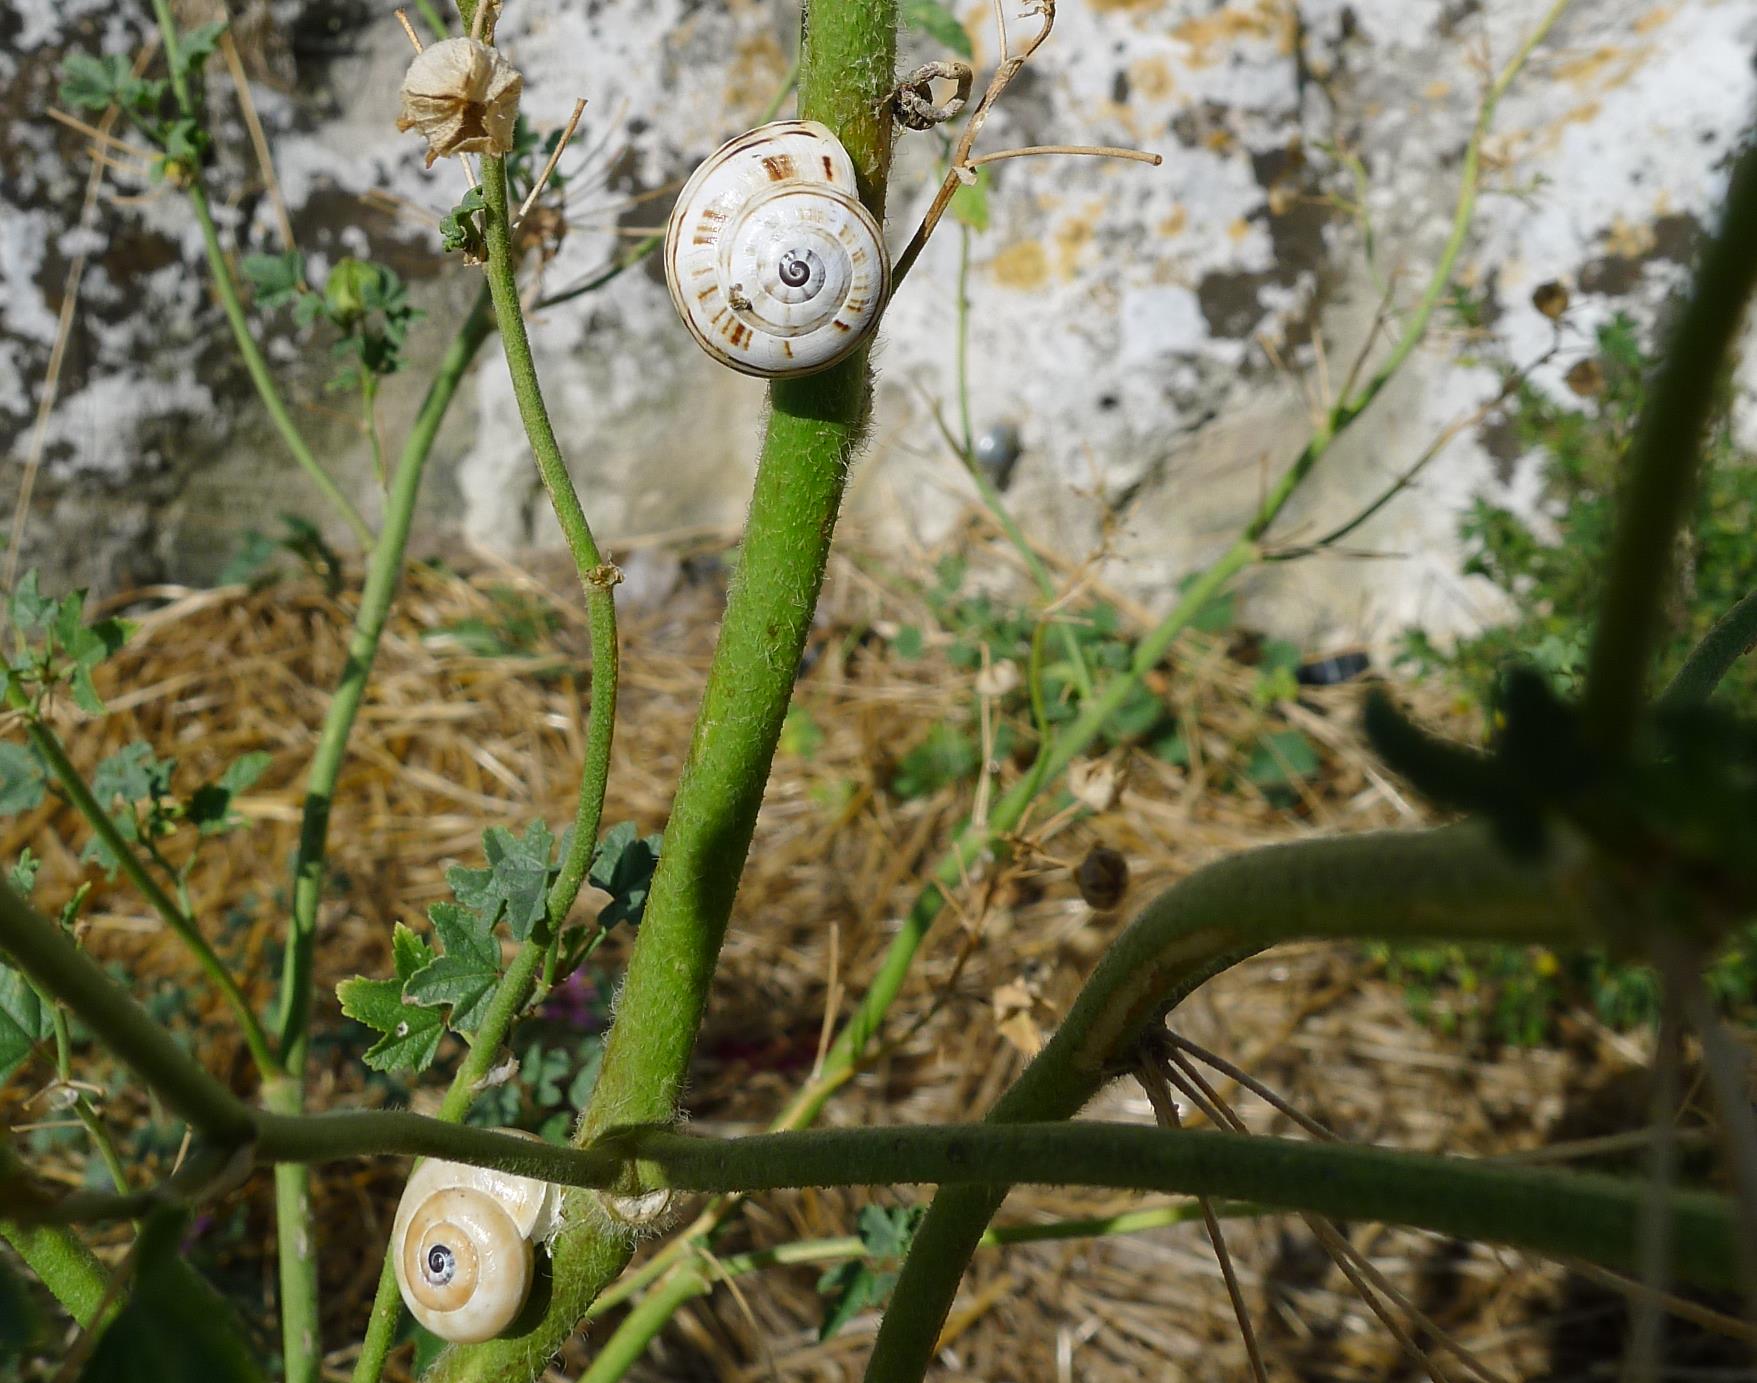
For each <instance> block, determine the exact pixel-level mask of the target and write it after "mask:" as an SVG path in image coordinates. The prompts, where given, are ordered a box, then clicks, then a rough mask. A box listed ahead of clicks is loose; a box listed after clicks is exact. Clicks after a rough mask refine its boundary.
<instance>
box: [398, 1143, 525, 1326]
mask: <svg viewBox="0 0 1757 1383" xmlns="http://www.w3.org/2000/svg"><path fill="white" fill-rule="evenodd" d="M501 1132H502V1133H519V1134H520V1136H522V1137H532V1136H533V1135H530V1134H523V1133H521V1131H520V1130H518V1129H502V1130H501ZM557 1207H558V1197H557V1195H556V1188H555V1187H554V1186H552V1185H551V1184H550V1183H548V1182H544V1181H538V1180H536V1179H535V1178H532V1177H521V1176H514V1175H513V1174H512V1173H511V1172H496V1171H492V1170H490V1169H488V1168H486V1167H470V1166H466V1165H465V1164H463V1163H461V1162H441V1161H437V1160H432V1159H430V1160H428V1161H426V1162H423V1163H422V1164H421V1165H420V1166H419V1167H417V1168H416V1169H415V1171H414V1173H413V1174H412V1175H411V1176H410V1177H409V1181H408V1185H406V1186H405V1187H404V1188H403V1198H402V1200H401V1201H400V1202H399V1203H398V1204H397V1216H396V1222H395V1224H394V1225H393V1226H392V1229H391V1241H390V1242H391V1264H392V1266H393V1267H394V1269H395V1271H396V1277H397V1288H398V1289H399V1290H400V1291H401V1292H402V1294H403V1303H404V1304H405V1305H406V1306H407V1307H408V1308H409V1314H410V1315H412V1316H414V1318H415V1319H416V1320H418V1321H419V1322H420V1323H421V1324H422V1325H424V1326H426V1327H427V1329H429V1330H431V1331H432V1332H433V1333H434V1334H435V1335H437V1336H439V1337H440V1338H441V1339H442V1340H452V1341H455V1342H457V1343H459V1344H475V1343H477V1342H479V1341H481V1340H488V1339H492V1338H493V1337H494V1336H496V1335H498V1334H499V1333H500V1332H501V1331H503V1330H505V1329H506V1327H507V1326H509V1325H511V1324H512V1322H513V1321H514V1320H516V1319H517V1317H518V1314H519V1312H520V1311H521V1310H523V1309H524V1305H525V1298H526V1296H528V1295H529V1294H530V1290H531V1273H532V1266H533V1264H532V1253H533V1250H532V1246H533V1244H535V1243H537V1242H540V1241H542V1240H544V1239H546V1238H547V1237H548V1236H549V1235H550V1234H551V1233H552V1232H553V1231H554V1230H555V1228H556V1213H557Z"/></svg>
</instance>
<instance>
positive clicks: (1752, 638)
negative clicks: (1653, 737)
mask: <svg viewBox="0 0 1757 1383" xmlns="http://www.w3.org/2000/svg"><path fill="white" fill-rule="evenodd" d="M1753 648H1757V591H1752V592H1751V593H1750V594H1749V595H1747V596H1746V597H1745V598H1744V599H1743V600H1741V601H1739V603H1738V604H1736V605H1734V606H1733V608H1732V609H1730V610H1728V611H1727V612H1726V613H1725V614H1724V615H1722V616H1721V617H1720V618H1719V619H1718V620H1716V621H1715V623H1714V628H1712V629H1710V630H1709V631H1708V632H1707V633H1706V634H1704V635H1703V636H1702V640H1701V642H1700V643H1698V644H1697V645H1696V647H1694V648H1692V649H1691V650H1690V653H1689V656H1688V657H1686V658H1685V659H1684V663H1683V666H1682V667H1680V668H1679V669H1678V670H1677V672H1676V674H1675V675H1674V676H1673V677H1672V680H1671V683H1670V684H1669V685H1668V686H1667V687H1666V689H1665V691H1664V693H1662V694H1661V696H1660V698H1659V706H1660V709H1662V710H1664V709H1667V708H1671V707H1678V706H1694V705H1700V704H1701V703H1702V702H1704V701H1706V700H1708V698H1709V697H1711V696H1713V695H1714V689H1715V688H1716V687H1718V686H1719V685H1720V684H1721V680H1722V679H1723V678H1724V677H1725V676H1726V675H1727V673H1729V672H1731V671H1732V670H1733V664H1734V663H1736V662H1738V661H1739V659H1740V658H1743V657H1744V656H1745V655H1746V654H1747V653H1749V652H1750V651H1751V650H1752V649H1753Z"/></svg>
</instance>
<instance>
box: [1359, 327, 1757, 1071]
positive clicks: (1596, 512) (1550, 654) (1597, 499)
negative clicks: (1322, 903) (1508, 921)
mask: <svg viewBox="0 0 1757 1383" xmlns="http://www.w3.org/2000/svg"><path fill="white" fill-rule="evenodd" d="M1653 367H1654V361H1653V360H1652V358H1651V357H1650V356H1649V355H1648V354H1647V353H1646V350H1645V347H1644V344H1643V341H1642V337H1641V334H1640V332H1639V331H1638V330H1637V328H1636V325H1635V324H1634V322H1632V321H1631V320H1630V319H1629V318H1628V317H1626V316H1623V315H1618V316H1617V317H1615V318H1614V319H1612V320H1611V321H1610V322H1608V323H1606V324H1605V325H1604V326H1603V327H1601V328H1600V329H1599V330H1598V332H1597V334H1596V352H1595V354H1594V356H1592V357H1589V358H1588V359H1587V360H1586V361H1583V362H1581V364H1579V365H1577V366H1576V367H1575V369H1574V370H1573V371H1571V372H1570V375H1569V378H1570V381H1571V382H1572V384H1573V387H1574V388H1575V391H1576V393H1577V394H1578V395H1580V397H1581V402H1580V403H1579V404H1569V403H1566V402H1559V401H1557V400H1556V399H1555V398H1554V397H1552V396H1551V395H1550V394H1548V393H1546V392H1544V391H1542V390H1540V389H1539V388H1538V387H1537V386H1535V385H1533V384H1532V383H1531V382H1530V381H1529V380H1527V381H1525V382H1523V383H1522V384H1521V385H1520V386H1519V387H1518V389H1517V390H1516V391H1515V392H1514V394H1513V395H1512V397H1511V402H1510V406H1509V411H1508V416H1507V422H1508V424H1509V426H1510V427H1511V428H1512V429H1513V432H1514V435H1515V436H1516V438H1517V439H1518V441H1519V442H1520V443H1521V444H1522V445H1523V446H1524V447H1525V448H1527V449H1528V450H1529V451H1534V452H1536V453H1537V455H1538V457H1539V461H1538V464H1539V465H1540V466H1541V467H1542V471H1541V481H1542V502H1541V510H1542V512H1541V516H1539V517H1536V518H1527V517H1525V516H1524V515H1522V514H1520V513H1517V512H1515V511H1514V510H1513V509H1511V508H1509V507H1507V506H1505V505H1499V504H1494V503H1491V502H1489V501H1487V500H1483V499H1478V500H1477V501H1476V502H1475V503H1473V504H1472V506H1471V507H1470V509H1469V511H1468V512H1467V513H1466V514H1465V516H1464V519H1463V521H1462V523H1461V525H1460V534H1461V536H1462V538H1463V540H1464V545H1465V550H1466V559H1465V564H1464V571H1465V573H1466V574H1467V575H1473V576H1480V577H1482V578H1484V579H1486V580H1487V581H1489V582H1490V583H1491V584H1492V585H1493V586H1494V587H1495V588H1496V589H1497V590H1498V591H1500V592H1502V593H1503V594H1504V595H1505V596H1506V597H1507V598H1508V600H1509V603H1510V604H1511V605H1512V606H1513V608H1514V609H1515V610H1516V611H1517V613H1516V614H1515V616H1514V617H1513V618H1512V619H1510V620H1509V621H1507V622H1506V623H1504V624H1500V625H1497V626H1495V627H1493V628H1490V629H1486V630H1484V631H1482V632H1481V633H1479V634H1476V635H1474V636H1472V637H1469V638H1465V639H1461V640H1459V641H1458V642H1457V643H1456V644H1454V645H1453V646H1451V647H1450V648H1447V647H1444V646H1442V645H1441V644H1439V643H1438V642H1437V641H1435V640H1433V639H1431V638H1429V637H1428V635H1427V634H1426V633H1424V632H1422V631H1420V630H1411V631H1409V632H1408V633H1406V634H1405V636H1404V638H1403V642H1402V646H1401V649H1400V652H1399V656H1398V662H1399V664H1400V665H1401V666H1402V667H1403V668H1404V669H1405V670H1406V671H1413V672H1414V673H1416V674H1417V675H1420V676H1432V677H1441V678H1446V679H1451V680H1452V681H1454V682H1455V683H1456V684H1457V686H1458V688H1459V689H1460V691H1461V692H1462V693H1463V694H1464V695H1465V696H1466V697H1467V698H1468V699H1469V700H1470V702H1471V703H1472V704H1474V705H1475V706H1476V707H1478V708H1479V709H1480V711H1481V714H1482V717H1483V729H1484V731H1485V733H1487V732H1489V731H1491V730H1492V729H1493V728H1494V727H1495V725H1496V723H1497V719H1498V717H1497V712H1496V695H1497V688H1498V687H1499V685H1500V683H1501V680H1502V677H1503V675H1504V674H1505V673H1506V671H1507V670H1508V669H1509V668H1510V667H1513V666H1515V665H1523V666H1525V667H1529V668H1534V669H1535V670H1537V671H1538V672H1540V673H1541V674H1542V675H1543V676H1544V677H1545V679H1546V680H1547V681H1548V682H1549V684H1550V686H1551V687H1552V688H1553V689H1554V690H1555V692H1556V693H1557V694H1558V695H1559V696H1561V697H1564V698H1570V699H1571V698H1573V697H1575V696H1577V695H1578V694H1579V691H1580V689H1581V685H1582V682H1583V679H1584V674H1585V669H1586V660H1587V655H1588V650H1589V648H1590V643H1591V632H1592V629H1591V625H1592V619H1593V615H1594V613H1595V611H1596V608H1597V604H1596V598H1597V594H1598V590H1599V586H1600V583H1601V580H1602V576H1603V572H1604V569H1605V564H1606V561H1607V558H1608V553H1609V550H1610V543H1611V532H1612V520H1613V504H1614V502H1615V492H1616V485H1617V481H1618V477H1619V475H1620V470H1621V464H1622V458H1623V455H1624V453H1625V451H1626V450H1627V448H1628V445H1629V442H1630V439H1631V437H1632V436H1633V433H1634V429H1635V423H1636V420H1637V418H1639V416H1640V414H1641V410H1642V407H1643V404H1644V402H1645V399H1646V394H1647V389H1648V385H1649V383H1650V381H1651V376H1652V371H1653ZM1730 402H1731V391H1730V388H1729V389H1728V390H1727V392H1726V396H1725V400H1724V402H1723V406H1722V408H1721V409H1720V411H1719V413H1718V415H1717V417H1716V420H1715V422H1714V424H1713V425H1712V426H1711V428H1710V430H1709V433H1708V436H1707V438H1706V448H1707V450H1706V453H1705V457H1704V459H1705V461H1706V463H1707V464H1706V466H1705V471H1704V482H1703V485H1702V488H1701V491H1700V493H1699V494H1698V496H1697V499H1696V506H1695V512H1694V514H1693V515H1692V517H1691V522H1690V524H1689V526H1688V528H1687V531H1686V533H1685V535H1684V537H1683V539H1682V540H1681V549H1680V553H1679V558H1680V561H1679V567H1680V574H1679V579H1678V583H1677V588H1676V589H1675V590H1674V591H1673V592H1672V595H1671V599H1670V600H1669V601H1668V602H1667V606H1666V614H1667V620H1666V626H1665V631H1664V634H1663V636H1662V641H1661V644H1660V650H1659V664H1658V676H1657V678H1656V681H1655V687H1656V688H1658V687H1663V686H1664V685H1665V682H1666V680H1668V679H1669V678H1670V676H1671V675H1672V674H1673V673H1674V672H1675V671H1676V670H1677V668H1678V666H1679V665H1680V664H1681V663H1682V662H1683V660H1684V657H1685V655H1686V654H1687V653H1688V652H1689V650H1690V649H1691V648H1692V647H1693V646H1694V645H1695V644H1696V642H1697V641H1698V640H1699V639H1700V638H1701V637H1702V636H1703V635H1704V634H1705V633H1707V632H1708V630H1709V628H1710V627H1711V626H1712V625H1713V624H1714V622H1715V621H1716V620H1718V619H1719V618H1720V617H1721V616H1722V615H1723V614H1725V613H1726V611H1727V610H1728V609H1730V608H1731V607H1732V606H1733V605H1734V604H1735V603H1736V602H1737V601H1738V600H1739V599H1740V598H1742V597H1743V596H1744V595H1745V594H1747V593H1748V592H1749V591H1750V590H1751V589H1752V588H1753V587H1757V545H1754V544H1753V542H1752V536H1751V535H1752V533H1753V532H1754V531H1757V458H1754V457H1752V456H1751V455H1749V454H1748V453H1746V452H1743V451H1741V450H1740V448H1739V447H1738V445H1737V442H1736V441H1735V438H1734V434H1733V430H1732V427H1731V423H1730V418H1729V414H1730ZM1718 699H1719V700H1720V701H1721V702H1722V703H1723V704H1724V705H1725V706H1726V707H1728V708H1729V709H1732V710H1736V711H1738V712H1741V713H1743V714H1747V715H1749V714H1751V713H1753V712H1757V660H1754V659H1745V660H1743V661H1741V662H1740V663H1737V664H1735V665H1734V667H1733V670H1732V672H1731V673H1730V674H1729V675H1728V677H1727V679H1726V681H1725V682H1724V683H1722V686H1721V689H1720V692H1719V693H1718ZM1754 942H1757V933H1754V932H1750V931H1748V932H1746V933H1745V934H1744V935H1743V936H1742V937H1741V938H1739V939H1737V940H1736V941H1735V944H1734V945H1733V946H1732V947H1731V948H1730V949H1729V950H1728V951H1727V952H1726V953H1725V954H1724V955H1723V956H1722V957H1721V959H1720V960H1719V961H1718V963H1717V964H1716V965H1715V966H1714V967H1713V969H1712V970H1711V971H1710V973H1709V976H1708V982H1709V985H1710V987H1711V990H1712V991H1713V992H1714V994H1715V995H1716V996H1717V998H1719V999H1720V1000H1721V1002H1722V1004H1723V1006H1724V1007H1726V1008H1727V1009H1729V1010H1730V1011H1732V1012H1733V1013H1734V1014H1735V1015H1737V1016H1740V1017H1745V1018H1748V1017H1750V1016H1751V1015H1752V1014H1753V1013H1757V956H1754V951H1757V946H1754V944H1753V943H1754ZM1377 954H1378V956H1379V958H1380V959H1381V960H1382V962H1383V963H1384V965H1385V968H1386V973H1387V974H1388V975H1389V976H1390V977H1391V978H1392V979H1393V980H1395V981H1397V982H1399V983H1401V984H1402V985H1404V986H1405V989H1406V991H1407V994H1408V996H1409V1001H1410V1003H1411V1005H1412V1007H1413V1008H1415V1010H1416V1011H1417V1012H1418V1013H1420V1014H1422V1015H1423V1016H1424V1017H1425V1018H1427V1019H1429V1020H1431V1021H1432V1022H1434V1023H1435V1024H1436V1025H1438V1026H1439V1027H1441V1028H1443V1029H1445V1030H1447V1031H1452V1032H1456V1033H1458V1034H1459V1035H1461V1036H1464V1037H1476V1038H1480V1039H1484V1040H1492V1041H1505V1042H1514V1043H1521V1044H1533V1043H1537V1042H1542V1041H1545V1040H1547V1039H1549V1038H1552V1037H1553V1036H1555V1028H1556V1023H1557V1020H1558V1018H1559V1017H1560V1015H1561V1014H1562V1013H1563V1012H1565V1011H1566V1010H1567V1009H1568V1008H1570V1007H1580V1008H1584V1009H1586V1010H1588V1011H1590V1012H1592V1013H1593V1014H1595V1015H1596V1017H1597V1018H1598V1019H1599V1020H1600V1021H1602V1022H1605V1023H1607V1024H1609V1025H1611V1026H1612V1027H1616V1028H1631V1027H1638V1026H1645V1025H1648V1024H1651V1023H1653V1022H1655V1021H1656V1020H1657V1017H1658V1011H1659V987H1658V983H1657V980H1656V979H1655V977H1654V976H1653V974H1652V972H1650V971H1649V970H1647V969H1645V968H1643V967H1639V966H1631V965H1619V964H1613V963H1611V962H1610V961H1609V960H1608V959H1607V958H1606V957H1605V956H1603V955H1602V954H1582V955H1578V956H1571V957H1558V956H1551V955H1549V954H1547V953H1543V954H1537V955H1534V954H1532V953H1529V952H1526V951H1522V950H1510V949H1501V948H1488V949H1471V950H1466V949H1464V948H1459V947H1434V948H1425V949H1408V948H1402V949H1397V950H1392V949H1390V948H1380V949H1379V951H1378V952H1377Z"/></svg>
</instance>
